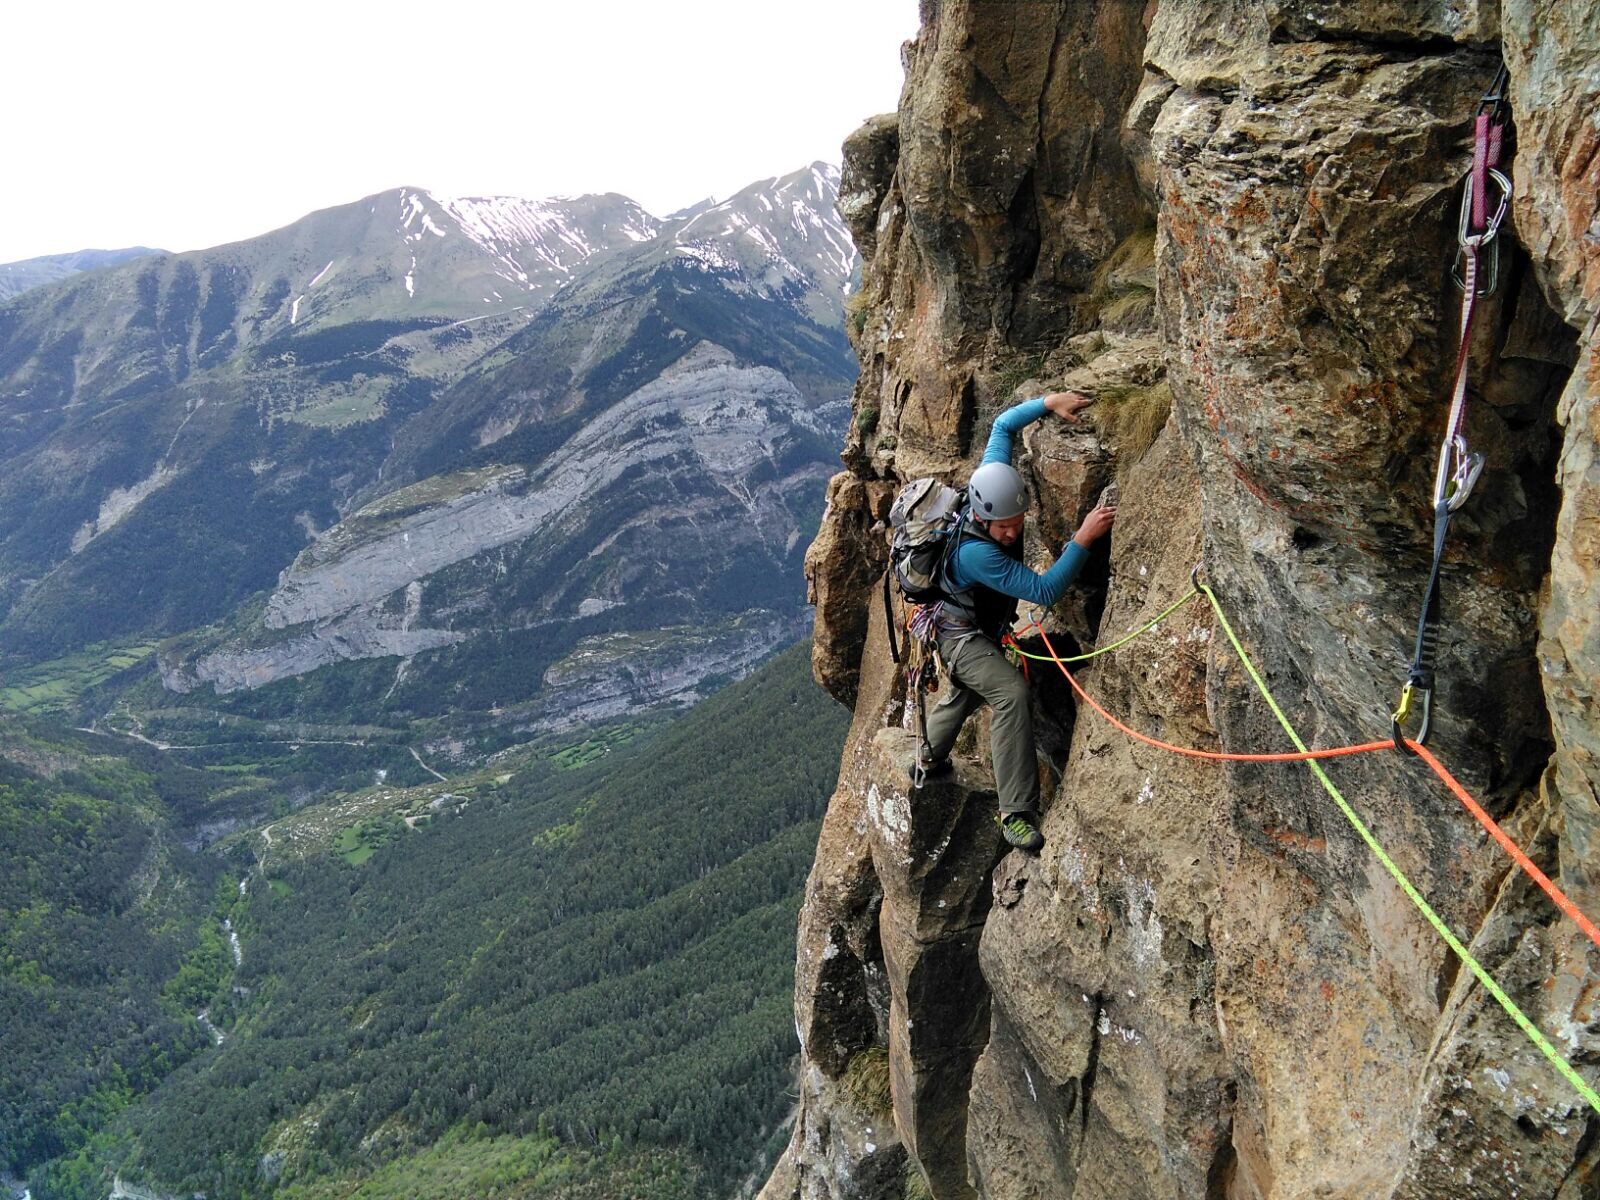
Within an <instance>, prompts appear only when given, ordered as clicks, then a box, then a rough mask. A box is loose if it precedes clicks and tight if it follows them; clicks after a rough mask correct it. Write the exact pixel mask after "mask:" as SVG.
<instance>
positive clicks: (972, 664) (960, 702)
mask: <svg viewBox="0 0 1600 1200" xmlns="http://www.w3.org/2000/svg"><path fill="white" fill-rule="evenodd" d="M939 653H940V655H941V656H942V657H943V658H944V661H945V666H946V667H947V668H949V672H950V682H949V683H948V684H947V685H946V686H945V689H944V691H943V692H941V693H940V694H939V702H938V703H937V704H935V705H934V706H933V708H932V709H931V710H929V712H928V735H927V736H928V759H929V761H931V762H938V761H939V760H940V759H943V758H948V757H949V755H950V748H951V747H952V746H954V745H955V741H956V734H958V733H960V732H961V726H962V724H963V723H964V722H965V721H966V719H967V718H968V717H969V716H970V715H971V714H972V712H973V710H974V709H976V708H977V707H978V706H979V705H980V704H987V705H988V706H989V707H990V708H992V709H993V710H994V723H993V725H992V726H991V728H990V733H989V755H990V757H991V758H992V759H993V760H994V782H995V787H996V789H997V790H998V791H999V793H1000V811H1001V813H1002V814H1005V813H1014V812H1038V811H1039V762H1038V757H1037V755H1036V753H1035V751H1034V745H1033V713H1032V712H1031V710H1030V708H1029V693H1028V681H1027V680H1026V679H1024V678H1023V676H1022V672H1021V671H1019V670H1017V669H1016V668H1015V667H1013V666H1012V665H1011V663H1010V662H1009V661H1008V660H1007V658H1006V656H1005V652H1004V651H1003V650H1001V649H1000V647H999V646H997V645H995V644H994V643H993V642H991V641H990V640H989V639H988V638H986V637H983V636H982V635H981V634H980V635H975V636H973V637H968V638H963V639H961V640H960V641H953V640H951V639H949V638H940V639H939Z"/></svg>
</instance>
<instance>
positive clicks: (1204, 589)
mask: <svg viewBox="0 0 1600 1200" xmlns="http://www.w3.org/2000/svg"><path fill="white" fill-rule="evenodd" d="M1199 569H1200V568H1199V567H1198V566H1196V568H1195V571H1194V573H1193V574H1192V575H1191V580H1192V581H1193V582H1194V585H1195V589H1196V590H1194V591H1191V592H1189V594H1188V595H1186V596H1185V597H1184V598H1183V600H1180V601H1179V602H1178V605H1181V604H1183V603H1184V602H1186V601H1188V600H1190V599H1192V598H1193V597H1194V596H1196V595H1199V594H1204V595H1205V597H1206V599H1207V600H1208V601H1209V602H1210V604H1211V608H1212V611H1213V612H1214V613H1215V615H1216V619H1217V623H1218V625H1219V626H1220V627H1221V629H1222V631H1223V633H1224V634H1226V635H1227V638H1228V641H1229V643H1230V644H1231V645H1232V647H1233V649H1234V652H1235V653H1236V654H1237V655H1238V658H1239V661H1240V663H1241V664H1242V665H1243V667H1244V669H1245V672H1246V673H1247V674H1248V675H1249V677H1250V679H1251V681H1252V682H1253V683H1254V684H1255V686H1256V688H1257V690H1258V691H1259V692H1260V693H1261V696H1262V698H1263V699H1264V700H1265V701H1266V703H1267V706H1268V708H1270V709H1271V710H1272V714H1273V716H1275V717H1276V718H1277V719H1278V724H1279V725H1281V726H1282V727H1283V730H1284V732H1285V733H1286V734H1288V736H1289V740H1290V741H1291V742H1292V743H1293V744H1294V746H1295V749H1296V751H1297V753H1293V754H1226V753H1220V752H1216V751H1207V750H1198V749H1194V748H1192V747H1186V746H1176V745H1173V744H1172V743H1170V742H1163V741H1160V740H1158V739H1156V738H1152V737H1149V736H1147V735H1145V734H1142V733H1139V732H1138V731H1136V730H1134V729H1132V728H1130V727H1129V726H1127V725H1125V724H1123V723H1122V722H1121V721H1119V720H1117V719H1116V718H1115V717H1113V716H1112V715H1111V714H1110V713H1109V712H1107V711H1106V710H1105V709H1104V708H1103V707H1101V706H1100V704H1098V703H1097V702H1096V701H1095V699H1094V698H1093V697H1092V696H1091V695H1089V693H1088V692H1087V691H1085V690H1084V688H1083V685H1082V684H1080V683H1079V682H1078V680H1077V679H1076V677H1075V676H1074V675H1073V674H1072V672H1071V671H1069V670H1068V669H1067V666H1066V664H1067V663H1068V662H1069V661H1073V660H1070V659H1065V658H1062V657H1060V656H1059V655H1057V654H1056V652H1055V647H1054V646H1053V645H1052V644H1051V642H1050V638H1049V635H1048V634H1046V633H1045V631H1044V628H1043V627H1042V626H1041V625H1040V624H1039V622H1038V621H1037V620H1035V621H1034V622H1033V628H1034V630H1035V631H1036V632H1037V633H1038V635H1039V637H1040V638H1041V639H1042V640H1043V642H1044V646H1045V649H1046V650H1047V651H1048V652H1049V653H1048V654H1046V655H1042V656H1030V657H1040V658H1044V659H1046V660H1048V661H1052V662H1054V663H1055V664H1056V665H1057V667H1058V668H1059V669H1060V671H1061V673H1062V674H1063V675H1064V676H1066V678H1067V682H1068V683H1070V684H1071V685H1072V689H1073V691H1074V692H1076V693H1077V695H1078V698H1079V699H1080V700H1082V701H1083V702H1084V703H1085V704H1087V705H1088V706H1089V707H1091V708H1092V709H1094V711H1095V712H1097V713H1098V714H1100V716H1101V717H1103V718H1104V719H1105V720H1106V721H1108V722H1109V723H1110V724H1112V725H1113V726H1114V727H1115V728H1117V729H1119V730H1121V731H1122V732H1123V733H1125V734H1127V735H1129V736H1131V737H1133V738H1135V739H1137V740H1138V741H1140V742H1143V743H1145V744H1146V745H1150V746H1154V747H1157V748H1159V749H1162V750H1167V751H1171V752H1173V753H1177V754H1182V755H1185V756H1188V757H1191V758H1205V759H1213V760H1223V761H1228V762H1288V761H1301V762H1304V763H1305V764H1306V766H1307V767H1308V768H1309V769H1310V770H1311V771H1312V773H1313V774H1315V776H1316V778H1317V780H1318V782H1319V783H1321V784H1322V786H1323V788H1324V789H1325V790H1326V791H1327V792H1328V794H1329V796H1331V797H1332V798H1333V801H1334V803H1335V804H1336V805H1337V806H1338V808H1339V811H1340V813H1342V814H1343V816H1344V818H1345V820H1346V821H1348V822H1349V823H1350V825H1351V827H1352V828H1353V829H1354V830H1355V832H1356V833H1357V835H1358V836H1360V838H1361V840H1362V841H1363V842H1365V843H1366V845H1367V847H1368V848H1369V849H1370V850H1371V851H1372V852H1373V854H1374V855H1375V856H1376V857H1377V859H1378V861H1379V862H1380V863H1382V864H1383V867H1384V869H1385V870H1386V871H1388V873H1389V875H1390V877H1391V878H1393V879H1394V881H1395V883H1396V884H1397V885H1398V886H1399V887H1400V890H1401V891H1403V892H1404V893H1405V895H1406V897H1407V898H1408V899H1409V900H1410V901H1411V902H1412V904H1414V905H1415V906H1416V908H1417V910H1418V911H1419V912H1420V913H1421V914H1422V916H1423V917H1424V919H1426V920H1427V922H1428V924H1429V925H1431V926H1432V927H1433V929H1434V931H1435V932H1436V933H1438V934H1439V936H1440V937H1442V938H1443V939H1444V941H1445V943H1446V944H1447V945H1448V946H1449V947H1450V949H1451V950H1452V951H1454V952H1455V954H1456V956H1457V957H1458V958H1459V959H1460V960H1461V962H1462V963H1463V964H1464V965H1465V966H1466V967H1467V969H1468V970H1469V971H1470V972H1471V973H1472V975H1473V976H1474V978H1476V979H1477V980H1478V982H1479V983H1481V984H1482V985H1483V987H1484V990H1485V991H1487V992H1488V993H1489V995H1491V996H1492V997H1494V999H1495V1001H1496V1002H1497V1003H1499V1005H1500V1007H1501V1008H1502V1009H1504V1010H1505V1013H1506V1015H1507V1016H1509V1017H1510V1018H1511V1020H1512V1021H1513V1022H1514V1023H1515V1024H1516V1026H1517V1027H1518V1028H1519V1029H1521V1030H1522V1032H1523V1033H1524V1034H1525V1035H1526V1036H1527V1038H1528V1040H1529V1041H1531V1042H1532V1043H1533V1044H1534V1046H1535V1047H1536V1048H1537V1049H1538V1050H1539V1052H1540V1053H1541V1054H1543V1055H1544V1057H1545V1058H1546V1060H1548V1061H1549V1063H1550V1064H1551V1066H1553V1067H1554V1068H1555V1069H1556V1071H1557V1072H1558V1073H1559V1074H1560V1075H1561V1076H1562V1078H1563V1079H1565V1080H1566V1081H1567V1083H1568V1084H1570V1085H1571V1086H1572V1088H1573V1089H1574V1090H1575V1091H1576V1092H1577V1093H1578V1094H1579V1095H1580V1096H1581V1097H1582V1098H1583V1100H1584V1101H1585V1102H1586V1103H1587V1104H1588V1105H1589V1106H1590V1107H1591V1108H1592V1109H1594V1111H1595V1112H1596V1113H1600V1093H1597V1092H1596V1091H1595V1090H1594V1088H1592V1087H1591V1086H1590V1085H1589V1084H1588V1083H1587V1082H1586V1081H1585V1080H1584V1079H1583V1077H1582V1076H1581V1075H1579V1074H1578V1072H1577V1070H1576V1069H1575V1068H1574V1067H1573V1066H1572V1064H1571V1063H1570V1062H1569V1061H1568V1060H1567V1059H1566V1058H1564V1057H1562V1055H1561V1053H1560V1051H1558V1050H1557V1049H1556V1048H1555V1046H1554V1045H1552V1044H1551V1042H1550V1040H1549V1038H1547V1037H1546V1036H1545V1035H1544V1033H1543V1032H1541V1031H1540V1029H1539V1028H1538V1026H1536V1025H1535V1024H1534V1023H1533V1021H1532V1020H1530V1019H1529V1017H1528V1016H1527V1015H1526V1014H1525V1013H1524V1012H1523V1011H1522V1009H1521V1008H1520V1007H1518V1005H1517V1003H1516V1002H1515V1001H1514V1000H1512V999H1511V997H1510V996H1508V995H1506V993H1505V991H1504V990H1503V989H1502V988H1501V987H1500V985H1499V984H1497V983H1496V982H1495V981H1494V978H1493V977H1492V976H1491V975H1490V974H1489V973H1488V971H1487V970H1486V969H1485V968H1484V966H1483V965H1482V964H1481V963H1480V962H1478V960H1477V959H1476V958H1475V957H1474V956H1473V955H1472V953H1471V951H1469V950H1468V949H1467V947H1466V945H1465V944H1464V943H1463V942H1462V941H1461V939H1460V938H1458V937H1457V936H1456V935H1455V934H1454V933H1453V932H1452V931H1451V929H1450V927H1449V926H1448V925H1446V924H1445V922H1444V920H1443V918H1441V917H1440V916H1439V914H1438V913H1437V912H1435V911H1434V909H1433V907H1432V906H1431V905H1430V904H1429V903H1428V902H1427V900H1425V899H1424V898H1423V896H1422V893H1421V892H1419V891H1418V890H1417V888H1416V886H1415V885H1414V884H1412V882H1411V881H1410V880H1409V879H1408V878H1407V877H1406V875H1405V872H1403V871H1402V870H1401V869H1400V867H1399V866H1398V864H1396V863H1395V861H1394V859H1393V858H1391V857H1390V855H1389V853H1388V852H1387V851H1386V850H1385V849H1384V848H1383V846H1382V845H1381V844H1380V843H1379V842H1378V839H1377V838H1376V837H1375V836H1374V835H1373V833H1372V831H1371V830H1370V829H1369V828H1368V827H1367V825H1366V824H1365V823H1364V822H1363V821H1362V820H1361V818H1360V817H1359V816H1357V815H1356V812H1355V809H1354V808H1352V807H1351V805H1350V802H1349V801H1348V800H1346V799H1345V797H1344V795H1343V793H1341V792H1340V791H1339V789H1338V787H1337V786H1335V784H1334V782H1333V780H1332V779H1330V778H1329V777H1328V773H1327V772H1326V771H1324V770H1323V768H1322V765H1321V763H1320V762H1319V761H1317V760H1319V759H1325V758H1335V757H1343V756H1346V755H1352V754H1366V753H1372V752H1375V751H1381V750H1387V749H1389V748H1391V747H1392V746H1393V745H1394V742H1393V739H1392V738H1386V739H1383V740H1380V741H1373V742H1364V743H1361V744H1359V745H1352V746H1340V747H1335V748H1332V749H1326V750H1311V749H1308V748H1307V746H1306V744H1305V743H1304V742H1303V741H1301V740H1300V735H1299V733H1298V732H1296V730H1295V728H1294V726H1293V725H1292V724H1291V723H1290V721H1289V718H1288V717H1287V716H1285V715H1284V712H1283V709H1282V708H1280V707H1279V706H1278V702H1277V700H1276V699H1274V698H1273V695H1272V692H1271V691H1270V690H1269V689H1268V688H1267V685H1266V682H1265V681H1264V680H1263V679H1262V678H1261V675H1260V673H1259V672H1258V671H1257V670H1256V667H1255V664H1254V663H1253V662H1251V660H1250V656H1249V655H1248V654H1247V653H1246V652H1245V648H1244V645H1243V643H1241V642H1240V641H1239V637H1238V635H1237V634H1236V633H1234V630H1233V626H1232V625H1231V624H1229V622H1228V618H1227V614H1226V613H1224V612H1223V609H1222V603H1221V601H1220V600H1218V599H1217V595H1216V593H1215V592H1214V591H1212V589H1211V587H1210V586H1209V585H1207V584H1205V583H1201V582H1200V580H1199V575H1198V573H1199ZM1178 605H1173V606H1172V607H1170V608H1168V609H1167V610H1166V611H1165V612H1163V613H1162V614H1161V616H1160V617H1158V618H1156V620H1154V621H1151V622H1149V623H1148V624H1146V625H1144V626H1143V627H1141V628H1140V629H1138V630H1136V631H1135V632H1134V633H1132V634H1129V635H1128V636H1126V637H1124V638H1121V639H1119V640H1118V641H1117V642H1115V643H1113V644H1112V645H1110V646H1106V647H1104V648H1103V649H1102V650H1100V651H1096V652H1095V654H1100V653H1105V652H1106V651H1109V650H1112V649H1115V648H1116V647H1117V646H1120V645H1125V644H1127V643H1128V642H1130V641H1132V640H1133V639H1134V638H1135V637H1138V636H1139V635H1140V634H1143V633H1147V632H1149V631H1150V630H1151V629H1154V628H1155V627H1156V625H1157V624H1158V623H1159V622H1160V621H1161V620H1162V619H1164V618H1165V617H1166V616H1167V615H1169V614H1170V613H1171V612H1173V611H1174V610H1175V609H1176V608H1177V607H1178ZM1094 656H1095V655H1094V654H1090V655H1079V656H1078V659H1077V660H1078V661H1081V660H1082V659H1084V658H1091V657H1094ZM1404 748H1405V749H1406V750H1407V751H1408V752H1409V753H1411V754H1413V755H1415V756H1416V757H1417V758H1419V759H1420V760H1421V761H1422V762H1423V763H1425V764H1426V765H1427V766H1428V767H1429V769H1431V770H1432V771H1433V773H1434V774H1435V775H1436V776H1438V778H1439V779H1440V780H1441V781H1442V782H1443V783H1444V784H1445V785H1446V786H1447V787H1448V788H1449V789H1450V791H1451V793H1452V794H1453V795H1455V797H1456V798H1457V799H1458V800H1460V801H1461V803H1462V805H1463V806H1464V807H1466V809H1467V810H1468V811H1469V812H1470V813H1471V814H1472V816H1473V818H1474V819H1475V820H1477V822H1478V823H1479V824H1480V825H1482V826H1483V828H1484V829H1485V830H1487V831H1488V832H1489V834H1490V836H1491V837H1493V838H1494V840H1495V841H1496V843H1498V844H1499V845H1500V847H1501V848H1502V849H1504V850H1505V851H1506V852H1507V853H1508V854H1510V855H1511V857H1512V859H1513V860H1514V861H1515V862H1516V864H1517V866H1519V867H1520V868H1521V869H1522V870H1523V871H1524V872H1525V873H1526V874H1527V875H1528V877H1529V878H1530V879H1532V880H1533V881H1534V882H1535V883H1536V884H1538V886H1539V887H1540V888H1541V889H1542V890H1543V891H1544V892H1545V894H1546V895H1547V896H1549V897H1550V899H1551V900H1552V901H1554V902H1555V904H1556V905H1557V907H1559V908H1560V909H1561V911H1562V912H1563V913H1565V914H1566V915H1567V916H1568V917H1570V918H1571V919H1572V920H1573V921H1574V922H1575V923H1576V924H1577V925H1578V927H1579V928H1580V929H1582V930H1583V932H1584V934H1585V935H1586V936H1587V937H1588V938H1589V940H1590V941H1592V942H1593V943H1594V944H1595V945H1596V946H1600V928H1597V927H1596V925H1595V923H1594V922H1593V921H1591V920H1589V918H1588V917H1586V916H1585V915H1584V914H1583V913H1582V912H1581V911H1580V910H1579V909H1578V907H1577V905H1575V904H1573V902H1572V901H1571V900H1570V899H1568V898H1567V896H1566V894H1565V893H1563V892H1562V891H1561V889H1560V888H1559V887H1557V886H1556V885H1555V884H1554V883H1553V882H1551V880H1550V879H1549V877H1548V876H1546V875H1545V874H1544V872H1542V871H1541V870H1539V868H1538V867H1537V866H1536V865H1535V864H1534V863H1533V862H1532V861H1531V860H1530V859H1529V858H1528V856H1527V855H1526V854H1524V853H1523V852H1522V850H1521V849H1520V848H1518V847H1517V845H1516V843H1515V842H1513V841H1512V840H1511V838H1510V837H1509V836H1507V835H1506V833H1505V831H1504V830H1502V829H1501V828H1500V826H1499V825H1498V824H1496V822H1495V821H1494V819H1493V818H1492V817H1490V816H1489V814H1488V813H1487V812H1485V811H1484V810H1483V807H1482V806H1481V805H1479V804H1478V803H1477V802H1476V801H1475V800H1473V798H1472V796H1471V794H1470V793H1468V792H1467V790H1466V789H1465V788H1464V787H1463V786H1462V785H1461V784H1460V782H1459V781H1458V780H1456V778H1455V777H1454V776H1453V775H1452V774H1451V773H1450V772H1449V770H1448V769H1446V767H1445V766H1444V764H1443V763H1441V762H1440V761H1439V759H1438V758H1437V757H1436V756H1435V755H1434V754H1433V753H1432V752H1430V751H1429V750H1428V749H1427V748H1426V747H1424V746H1423V744H1422V742H1421V739H1420V738H1415V739H1407V741H1406V743H1405V747H1404Z"/></svg>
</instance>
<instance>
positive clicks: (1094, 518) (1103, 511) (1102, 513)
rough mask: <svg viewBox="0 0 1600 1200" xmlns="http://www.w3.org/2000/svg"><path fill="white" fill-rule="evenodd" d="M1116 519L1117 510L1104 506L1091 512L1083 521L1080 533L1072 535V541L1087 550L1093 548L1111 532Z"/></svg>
mask: <svg viewBox="0 0 1600 1200" xmlns="http://www.w3.org/2000/svg"><path fill="white" fill-rule="evenodd" d="M1116 519H1117V510H1116V509H1114V508H1112V507H1111V506H1109V505H1106V504H1102V505H1100V506H1099V507H1098V508H1095V509H1093V510H1091V511H1090V513H1089V515H1088V516H1087V517H1085V518H1084V519H1083V524H1082V525H1080V526H1078V532H1077V533H1075V534H1073V535H1072V540H1073V541H1075V542H1077V543H1078V545H1080V546H1083V547H1085V548H1087V547H1089V546H1092V545H1094V543H1095V542H1098V541H1099V540H1100V539H1101V538H1103V537H1105V535H1106V534H1108V533H1110V532H1111V524H1112V522H1113V521H1115V520H1116Z"/></svg>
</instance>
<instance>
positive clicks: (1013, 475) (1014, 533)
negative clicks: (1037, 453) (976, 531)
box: [967, 462, 1028, 546]
mask: <svg viewBox="0 0 1600 1200" xmlns="http://www.w3.org/2000/svg"><path fill="white" fill-rule="evenodd" d="M967 499H968V500H969V502H970V503H971V505H972V516H973V519H974V520H977V521H981V522H983V524H984V527H985V528H986V529H987V530H988V531H989V536H990V537H992V538H994V540H995V541H997V542H999V543H1000V544H1001V545H1002V546H1009V545H1011V544H1012V543H1013V542H1015V541H1016V540H1017V539H1018V538H1019V537H1021V536H1022V526H1023V524H1024V522H1025V521H1026V520H1027V516H1026V513H1027V511H1028V485H1027V484H1026V483H1024V482H1023V481H1022V476H1021V475H1019V474H1017V470H1016V468H1015V467H1013V466H1011V465H1010V464H1008V463H1001V462H992V463H984V464H983V466H981V467H979V468H978V469H977V470H976V471H974V472H973V473H972V479H971V480H970V481H969V482H968V484H967Z"/></svg>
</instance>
